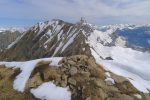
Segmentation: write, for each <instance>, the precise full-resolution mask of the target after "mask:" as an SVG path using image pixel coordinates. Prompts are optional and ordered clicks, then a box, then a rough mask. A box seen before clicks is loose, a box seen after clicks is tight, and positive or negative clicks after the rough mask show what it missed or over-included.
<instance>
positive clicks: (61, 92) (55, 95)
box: [31, 82, 71, 100]
mask: <svg viewBox="0 0 150 100" xmlns="http://www.w3.org/2000/svg"><path fill="white" fill-rule="evenodd" d="M31 93H32V94H33V95H34V96H35V97H36V98H39V99H42V100H71V92H69V91H68V89H67V88H62V87H58V86H56V85H55V84H53V83H52V82H47V83H43V84H42V85H40V86H39V87H38V88H36V89H31Z"/></svg>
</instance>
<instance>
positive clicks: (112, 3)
mask: <svg viewBox="0 0 150 100" xmlns="http://www.w3.org/2000/svg"><path fill="white" fill-rule="evenodd" d="M0 5H1V6H0V12H1V13H0V16H1V17H0V18H2V17H3V18H8V17H10V18H15V19H17V18H18V19H29V20H31V19H34V20H48V19H52V18H60V19H64V20H68V21H75V20H78V19H79V18H80V17H81V16H84V17H86V18H87V19H88V20H89V21H90V22H92V23H96V24H105V23H107V24H116V23H121V22H123V23H138V24H142V23H143V24H144V23H150V13H149V12H150V0H107V1H106V0H89V1H87V0H1V1H0ZM106 19H107V20H106ZM108 19H109V22H107V21H108Z"/></svg>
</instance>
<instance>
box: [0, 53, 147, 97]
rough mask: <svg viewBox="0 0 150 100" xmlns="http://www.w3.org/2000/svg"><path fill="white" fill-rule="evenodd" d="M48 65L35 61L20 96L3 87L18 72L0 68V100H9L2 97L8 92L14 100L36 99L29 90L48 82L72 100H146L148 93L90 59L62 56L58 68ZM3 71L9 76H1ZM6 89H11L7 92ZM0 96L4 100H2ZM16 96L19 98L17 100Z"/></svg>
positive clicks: (80, 56) (79, 56)
mask: <svg viewBox="0 0 150 100" xmlns="http://www.w3.org/2000/svg"><path fill="white" fill-rule="evenodd" d="M49 63H51V62H39V63H38V64H37V65H36V68H35V69H34V71H33V72H32V75H31V76H30V79H29V80H28V82H27V84H26V90H25V92H24V93H17V92H14V91H15V90H13V89H12V86H11V85H10V84H9V85H7V84H5V83H6V82H10V83H11V82H12V80H13V79H14V77H15V76H16V75H17V74H18V73H19V71H18V69H8V68H4V67H0V79H1V80H0V90H1V89H2V87H3V88H5V92H0V95H1V93H2V95H3V96H0V100H10V99H8V98H9V97H10V96H9V97H8V96H6V95H7V94H10V93H11V91H13V93H14V95H16V99H14V100H36V98H35V97H34V96H33V95H31V94H30V92H29V91H30V89H31V88H36V87H37V86H39V85H41V84H42V83H44V82H49V81H52V82H53V83H54V84H56V85H57V86H61V87H69V90H70V91H71V93H72V97H71V98H72V100H150V95H149V94H144V93H141V92H139V91H138V90H137V89H136V88H134V87H133V86H132V84H131V83H130V82H129V81H128V80H127V79H125V78H124V77H121V76H118V75H115V74H113V73H111V72H106V71H105V70H104V69H103V68H102V66H100V65H98V64H96V63H95V61H94V59H93V58H89V57H87V56H84V55H77V56H71V57H66V58H63V59H62V60H61V61H60V62H59V64H60V67H56V66H49ZM6 71H7V73H10V74H9V75H4V73H5V72H6ZM3 85H5V86H3ZM8 86H9V87H8ZM7 88H11V91H9V90H7ZM3 91H4V90H3ZM4 96H5V99H2V97H4ZM17 96H18V98H19V97H20V96H21V99H18V98H17ZM12 97H13V96H12ZM11 100H12V99H11Z"/></svg>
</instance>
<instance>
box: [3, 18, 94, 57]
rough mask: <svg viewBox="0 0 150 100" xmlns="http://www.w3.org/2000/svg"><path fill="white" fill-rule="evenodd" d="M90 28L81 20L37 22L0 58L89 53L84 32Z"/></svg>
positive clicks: (90, 29)
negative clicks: (75, 21) (75, 22)
mask: <svg viewBox="0 0 150 100" xmlns="http://www.w3.org/2000/svg"><path fill="white" fill-rule="evenodd" d="M90 32H92V28H91V27H90V26H89V25H86V23H83V21H81V22H79V23H77V24H71V23H67V22H64V21H62V20H57V19H55V20H52V21H46V22H44V23H38V24H36V25H35V26H33V27H32V28H30V29H29V30H28V31H27V32H26V33H25V34H23V35H22V36H21V37H20V39H17V40H16V41H15V44H14V45H12V47H10V48H9V49H7V50H6V51H5V52H3V53H1V59H2V60H3V59H6V58H7V59H8V60H29V59H35V58H41V57H50V56H71V55H76V54H86V55H90V54H91V53H90V49H89V45H87V44H86V43H85V39H86V35H88V34H85V33H90Z"/></svg>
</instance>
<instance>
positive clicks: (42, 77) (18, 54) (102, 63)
mask: <svg viewBox="0 0 150 100" xmlns="http://www.w3.org/2000/svg"><path fill="white" fill-rule="evenodd" d="M6 34H8V35H6ZM12 34H13V35H12ZM5 35H6V36H5ZM4 37H7V38H8V40H6V41H5V40H2V38H4ZM9 38H11V39H9ZM0 48H1V49H2V50H1V51H0V100H39V99H40V100H150V73H149V72H150V66H149V65H150V25H132V24H119V25H108V26H96V25H92V24H90V23H88V22H87V21H86V20H85V19H84V18H81V20H80V21H79V22H77V23H69V22H65V21H63V20H60V19H53V20H51V21H46V22H40V23H37V24H36V25H34V26H32V27H31V28H29V29H28V30H26V31H23V32H19V31H7V30H6V31H5V32H3V31H2V32H1V31H0ZM8 95H9V96H8Z"/></svg>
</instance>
